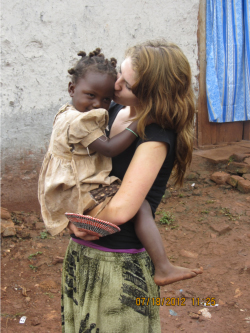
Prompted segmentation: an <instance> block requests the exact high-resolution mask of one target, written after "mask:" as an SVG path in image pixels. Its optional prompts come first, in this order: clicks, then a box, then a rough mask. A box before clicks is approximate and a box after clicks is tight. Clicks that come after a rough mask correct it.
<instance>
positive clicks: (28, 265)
mask: <svg viewBox="0 0 250 333" xmlns="http://www.w3.org/2000/svg"><path fill="white" fill-rule="evenodd" d="M215 170H216V166H215V165H212V164H210V163H208V161H207V160H206V159H204V158H202V157H199V156H195V157H194V159H193V162H192V166H191V169H190V172H189V174H188V177H187V178H186V181H185V185H184V187H183V188H182V189H180V190H176V189H175V188H173V187H171V186H169V187H168V191H169V192H167V193H166V197H165V198H163V201H162V203H161V204H160V206H159V209H158V212H157V215H156V223H157V225H158V227H159V230H160V232H161V235H162V238H163V241H164V246H165V249H166V252H167V253H168V256H169V257H170V259H171V261H172V262H173V263H174V264H176V265H182V266H186V267H200V266H202V267H203V268H204V273H203V275H201V276H198V277H196V278H195V279H192V280H186V281H181V282H178V283H174V284H172V285H168V286H165V287H162V288H161V298H160V299H156V300H150V301H151V302H155V306H160V313H161V324H162V332H171V333H172V332H190V333H191V332H207V333H209V332H222V333H223V332H241V333H242V332H249V331H250V302H249V285H250V282H249V281H250V246H249V245H250V222H249V221H250V195H249V194H242V193H240V192H239V191H238V190H235V189H233V188H232V187H231V186H228V185H216V184H215V183H213V182H212V181H210V180H209V178H210V175H211V173H212V172H213V171H215ZM168 196H169V197H168ZM12 220H13V221H14V222H15V226H16V227H17V229H18V233H17V236H13V237H5V238H2V245H1V247H2V261H1V267H2V270H1V275H2V281H1V308H2V309H1V331H2V332H9V333H11V332H25V333H32V332H51V333H57V332H60V331H61V327H60V279H61V268H62V263H61V262H60V258H59V259H56V257H63V256H64V253H65V250H66V247H67V244H68V241H69V236H68V234H67V233H66V232H65V233H64V234H61V235H59V236H56V237H51V236H49V235H48V234H47V233H46V232H45V230H44V227H43V224H42V222H41V220H40V218H39V216H38V215H37V214H35V213H22V212H13V213H12ZM204 302H207V303H209V302H210V303H211V305H214V304H216V306H211V307H204V304H202V303H204ZM204 308H206V309H207V310H208V311H209V313H210V315H211V318H210V319H209V318H206V317H205V316H204V315H202V314H201V312H200V310H202V309H204ZM22 316H26V321H25V323H24V324H20V323H19V321H20V318H21V317H22Z"/></svg>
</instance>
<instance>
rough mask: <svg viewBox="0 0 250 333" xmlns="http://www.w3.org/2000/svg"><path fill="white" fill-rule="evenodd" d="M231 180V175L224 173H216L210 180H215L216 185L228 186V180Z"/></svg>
mask: <svg viewBox="0 0 250 333" xmlns="http://www.w3.org/2000/svg"><path fill="white" fill-rule="evenodd" d="M229 178H230V174H228V173H226V172H224V171H217V172H214V173H213V174H212V175H211V177H210V179H211V180H213V181H214V182H215V183H216V184H219V185H222V184H226V182H227V180H228V179H229Z"/></svg>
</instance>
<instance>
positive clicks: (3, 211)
mask: <svg viewBox="0 0 250 333" xmlns="http://www.w3.org/2000/svg"><path fill="white" fill-rule="evenodd" d="M0 217H1V219H4V220H11V215H10V212H9V211H8V209H7V208H3V207H1V211H0Z"/></svg>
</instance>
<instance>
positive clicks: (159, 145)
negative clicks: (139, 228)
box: [89, 141, 167, 225]
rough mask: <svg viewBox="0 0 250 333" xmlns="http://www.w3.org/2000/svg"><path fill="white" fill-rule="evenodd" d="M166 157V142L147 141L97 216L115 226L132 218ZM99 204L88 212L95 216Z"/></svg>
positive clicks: (137, 152) (139, 148)
mask: <svg viewBox="0 0 250 333" xmlns="http://www.w3.org/2000/svg"><path fill="white" fill-rule="evenodd" d="M166 156H167V144H165V143H163V142H154V141H153V142H144V143H142V144H141V145H140V146H139V147H138V148H137V149H136V151H135V154H134V156H133V158H132V161H131V163H130V164H129V167H128V170H127V172H126V174H125V176H124V179H123V181H122V184H121V187H120V188H119V190H118V192H117V193H116V194H115V196H114V197H113V198H112V200H111V201H110V203H109V204H108V205H107V206H106V207H105V209H104V210H103V211H102V212H101V213H100V214H99V215H98V218H99V219H102V220H105V221H109V222H111V223H114V224H116V225H120V224H123V223H125V222H127V221H128V220H130V219H131V218H132V217H134V215H135V214H136V213H137V211H138V210H139V208H140V206H141V205H142V203H143V201H144V199H145V197H146V195H147V193H148V192H149V190H150V188H151V186H152V185H153V183H154V181H155V179H156V177H157V175H158V173H159V171H160V169H161V167H162V164H163V162H164V160H165V158H166ZM98 208H99V206H97V207H96V208H94V209H93V210H92V211H91V212H90V214H89V215H92V216H94V215H95V214H96V213H97V211H98Z"/></svg>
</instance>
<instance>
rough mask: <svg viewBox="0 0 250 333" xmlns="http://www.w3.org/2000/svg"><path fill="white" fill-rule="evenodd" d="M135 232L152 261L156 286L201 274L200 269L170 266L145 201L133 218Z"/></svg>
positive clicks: (148, 206)
mask: <svg viewBox="0 0 250 333" xmlns="http://www.w3.org/2000/svg"><path fill="white" fill-rule="evenodd" d="M135 231H136V234H137V237H138V238H139V240H140V241H141V243H142V244H143V246H144V247H145V249H146V250H147V252H148V254H149V256H150V257H151V259H152V261H153V264H154V266H155V276H154V281H155V283H156V284H157V285H158V286H164V285H166V284H170V283H173V282H176V281H180V280H186V279H191V278H193V277H195V276H197V274H201V273H202V268H201V269H199V268H194V269H189V268H185V267H179V266H174V265H172V264H171V262H170V261H169V259H168V257H167V256H166V253H165V250H164V247H163V243H162V239H161V235H160V233H159V230H158V228H157V226H156V224H155V221H154V219H153V216H152V211H151V208H150V205H149V203H148V202H147V201H146V200H144V202H143V204H142V206H141V208H140V210H139V211H138V213H137V214H136V216H135Z"/></svg>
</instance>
